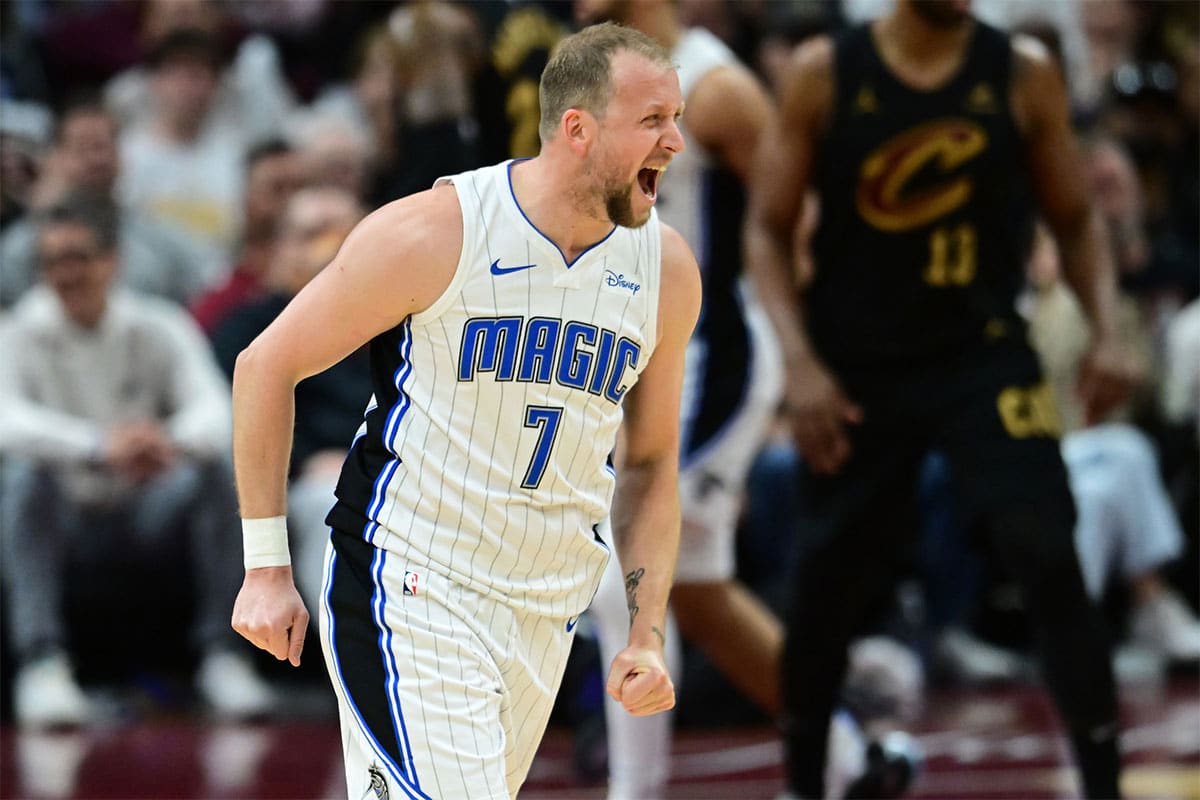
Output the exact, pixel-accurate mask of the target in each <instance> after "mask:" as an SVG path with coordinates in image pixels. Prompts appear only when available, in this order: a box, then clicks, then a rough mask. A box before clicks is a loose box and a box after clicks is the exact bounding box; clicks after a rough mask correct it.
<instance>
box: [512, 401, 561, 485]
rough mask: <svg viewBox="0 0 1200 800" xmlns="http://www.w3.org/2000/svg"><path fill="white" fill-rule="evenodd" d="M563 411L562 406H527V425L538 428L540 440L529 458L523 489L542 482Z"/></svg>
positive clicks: (527, 426) (522, 482)
mask: <svg viewBox="0 0 1200 800" xmlns="http://www.w3.org/2000/svg"><path fill="white" fill-rule="evenodd" d="M562 412H563V410H562V409H561V408H557V407H552V406H525V427H526V428H537V429H538V440H537V445H535V446H534V448H533V457H532V458H531V459H529V469H527V470H525V480H523V481H521V488H522V489H536V488H538V484H540V483H541V482H542V476H543V475H544V474H545V473H546V465H547V464H549V463H550V451H551V450H552V449H553V448H554V440H555V438H557V436H558V423H559V420H561V419H562Z"/></svg>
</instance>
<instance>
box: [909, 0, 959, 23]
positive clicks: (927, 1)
mask: <svg viewBox="0 0 1200 800" xmlns="http://www.w3.org/2000/svg"><path fill="white" fill-rule="evenodd" d="M912 10H913V11H915V12H916V13H917V15H918V16H919V17H921V19H923V20H925V21H926V22H927V23H929V24H930V25H932V26H934V27H935V28H943V29H946V28H957V27H958V26H960V25H962V24H963V23H964V22H966V21H967V20H968V19H970V17H971V14H970V12H969V11H964V10H962V9H960V8H959V7H958V3H956V2H954V0H913V2H912Z"/></svg>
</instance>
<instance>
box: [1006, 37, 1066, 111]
mask: <svg viewBox="0 0 1200 800" xmlns="http://www.w3.org/2000/svg"><path fill="white" fill-rule="evenodd" d="M1011 42H1012V44H1011V47H1012V91H1011V97H1012V106H1013V113H1014V115H1015V117H1016V119H1017V124H1018V126H1019V127H1020V128H1021V130H1022V131H1023V132H1025V133H1027V134H1028V133H1036V132H1037V131H1038V130H1039V128H1040V126H1041V125H1043V124H1044V123H1045V122H1047V121H1048V120H1050V119H1057V118H1058V117H1065V115H1066V113H1067V94H1066V83H1065V80H1064V78H1063V75H1062V70H1061V69H1060V67H1059V64H1058V62H1057V61H1055V59H1054V56H1053V55H1052V54H1051V53H1050V50H1049V49H1048V48H1047V47H1046V46H1045V45H1044V44H1042V43H1041V42H1040V41H1039V40H1038V39H1036V38H1034V37H1033V36H1028V35H1024V34H1016V35H1014V36H1012V37H1011Z"/></svg>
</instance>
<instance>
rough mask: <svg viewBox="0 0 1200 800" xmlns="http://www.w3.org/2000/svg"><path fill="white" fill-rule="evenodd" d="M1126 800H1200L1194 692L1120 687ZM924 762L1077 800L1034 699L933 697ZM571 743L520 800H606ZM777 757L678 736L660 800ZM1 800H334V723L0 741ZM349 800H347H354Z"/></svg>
mask: <svg viewBox="0 0 1200 800" xmlns="http://www.w3.org/2000/svg"><path fill="white" fill-rule="evenodd" d="M1121 706H1122V719H1123V723H1124V727H1125V733H1124V740H1123V746H1124V750H1125V760H1126V764H1127V768H1126V774H1125V781H1124V788H1125V791H1126V795H1127V796H1128V797H1130V798H1156V799H1161V800H1200V681H1197V680H1195V679H1191V678H1186V677H1185V678H1176V679H1173V680H1172V681H1170V682H1169V683H1166V684H1151V685H1143V686H1126V687H1124V688H1123V689H1122V697H1121ZM914 733H916V734H917V736H918V739H919V741H920V742H921V745H922V746H923V748H924V750H925V753H926V762H925V765H924V769H923V771H922V773H921V775H920V777H919V778H918V780H917V782H916V784H915V786H914V787H913V790H912V792H911V793H910V796H911V797H914V798H930V799H933V798H937V799H938V800H947V799H949V798H958V799H959V800H966V799H967V798H985V799H986V800H999V799H1000V798H1022V799H1023V800H1041V799H1042V798H1069V797H1076V796H1078V795H1077V793H1076V788H1075V783H1074V777H1073V774H1072V772H1071V770H1070V769H1069V768H1068V766H1067V760H1066V759H1067V754H1066V744H1065V742H1064V740H1063V739H1062V738H1061V737H1060V736H1059V735H1058V734H1057V732H1056V730H1055V727H1054V716H1053V711H1052V710H1051V708H1050V705H1049V703H1048V701H1047V699H1046V697H1045V695H1044V694H1043V693H1042V692H1041V691H1040V690H1038V689H1035V688H1032V687H1018V688H1012V689H1005V690H992V691H986V692H984V691H972V692H968V691H956V692H941V693H938V694H935V695H934V696H932V697H931V698H930V700H929V702H928V703H927V706H926V708H925V711H924V713H923V715H922V717H921V719H920V721H919V724H918V725H917V726H916V727H915V730H914ZM571 750H572V739H571V732H570V731H569V730H566V729H562V728H553V729H551V731H550V732H549V733H548V734H547V737H546V740H545V741H544V743H543V746H542V749H541V751H540V752H539V755H538V758H537V760H536V761H535V763H534V766H533V769H532V771H531V774H530V777H529V781H528V783H527V785H526V789H525V791H523V792H522V795H521V797H522V798H523V799H524V800H567V798H571V799H572V800H574V799H576V798H578V799H579V800H586V799H587V798H603V797H604V791H603V788H602V787H601V786H597V785H595V784H594V783H593V784H587V783H583V782H581V781H580V780H579V779H578V778H577V777H576V773H575V770H574V769H573V767H572V759H571ZM780 758H781V749H780V746H779V743H778V741H777V740H776V738H775V736H774V733H773V732H772V730H771V729H769V728H766V727H749V728H736V729H724V730H686V731H682V732H681V733H680V735H679V736H678V737H677V739H676V743H675V759H674V763H673V770H674V776H673V778H672V781H671V785H670V791H669V794H668V798H671V799H672V800H680V799H682V798H694V799H695V800H721V799H723V798H730V799H733V798H736V800H753V799H754V798H768V799H769V798H773V797H775V796H776V794H777V793H778V792H779V791H780V789H781V786H782V777H781V776H782V768H781V763H780ZM0 797H3V798H30V799H31V800H34V799H38V798H55V799H56V800H66V799H67V798H88V799H89V800H92V799H96V800H99V799H100V798H121V799H122V800H134V799H135V798H136V799H137V800H143V799H144V800H166V798H180V799H181V800H182V799H184V798H189V799H190V798H206V799H207V798H214V799H216V798H220V799H222V800H224V799H229V800H233V799H234V798H237V799H239V800H240V799H242V798H246V799H249V798H294V799H295V800H301V799H302V798H305V799H307V798H343V797H345V789H344V787H343V784H342V776H341V772H340V745H339V741H338V730H337V725H336V722H335V721H334V720H333V719H330V718H329V717H328V716H327V715H323V714H314V715H308V716H301V718H299V719H293V720H288V721H281V722H274V723H260V724H255V725H229V724H219V723H215V722H206V721H204V720H203V719H199V718H196V717H194V716H190V715H184V714H180V715H175V716H166V717H163V716H161V715H153V716H152V717H151V718H148V719H141V720H138V721H129V720H126V721H124V722H113V723H109V724H105V725H99V726H96V727H93V728H89V729H87V730H83V731H75V732H59V733H19V732H17V731H15V730H14V729H12V728H5V729H3V730H0ZM355 800H357V798H356V799H355Z"/></svg>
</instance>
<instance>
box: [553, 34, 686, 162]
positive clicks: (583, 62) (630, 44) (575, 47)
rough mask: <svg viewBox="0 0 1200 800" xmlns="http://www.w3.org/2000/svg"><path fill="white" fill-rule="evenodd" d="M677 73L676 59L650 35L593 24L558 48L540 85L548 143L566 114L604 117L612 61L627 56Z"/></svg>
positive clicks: (610, 86) (610, 81) (562, 42)
mask: <svg viewBox="0 0 1200 800" xmlns="http://www.w3.org/2000/svg"><path fill="white" fill-rule="evenodd" d="M626 50H628V51H629V52H632V53H636V54H637V55H639V56H642V57H644V58H646V59H647V60H649V61H652V62H653V63H655V64H661V65H662V66H664V67H669V68H672V69H674V67H675V65H674V63H673V62H672V61H671V54H670V53H668V52H667V51H666V50H665V49H664V48H663V46H662V45H660V44H659V43H658V42H656V41H655V40H654V39H652V38H650V37H649V36H647V35H646V34H644V33H642V32H641V31H639V30H635V29H633V28H626V27H624V26H622V25H618V24H616V23H615V22H603V23H600V24H599V25H590V26H588V27H586V28H584V29H583V30H581V31H579V32H578V33H574V34H571V35H570V36H568V37H566V38H565V39H563V40H562V41H561V42H559V43H558V45H557V46H556V47H555V48H554V52H553V54H552V55H551V56H550V61H549V63H547V64H546V69H545V70H543V71H542V80H541V83H540V85H539V86H538V102H539V104H540V106H541V112H542V116H541V121H540V123H539V124H538V134H539V135H540V136H541V139H542V141H543V142H548V141H550V140H551V139H552V138H554V134H555V131H557V130H558V123H559V120H561V119H562V115H563V114H564V113H565V112H566V111H567V110H568V109H572V108H579V109H583V110H585V111H588V112H590V113H591V114H594V115H596V116H597V117H600V116H603V115H604V111H605V109H607V108H608V100H609V97H610V96H611V95H612V59H613V56H614V55H616V54H617V53H619V52H622V51H626Z"/></svg>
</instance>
